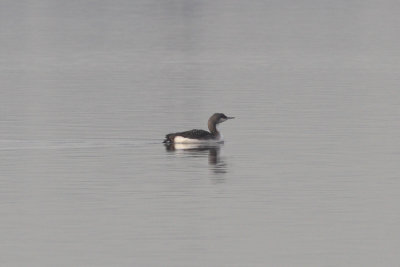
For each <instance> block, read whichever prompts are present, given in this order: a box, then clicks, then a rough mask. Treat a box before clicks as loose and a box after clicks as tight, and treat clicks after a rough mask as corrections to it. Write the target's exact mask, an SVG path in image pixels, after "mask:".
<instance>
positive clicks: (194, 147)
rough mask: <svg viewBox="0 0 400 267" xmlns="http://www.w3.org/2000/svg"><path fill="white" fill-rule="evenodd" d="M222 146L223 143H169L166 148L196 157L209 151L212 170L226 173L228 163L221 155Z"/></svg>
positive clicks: (209, 162)
mask: <svg viewBox="0 0 400 267" xmlns="http://www.w3.org/2000/svg"><path fill="white" fill-rule="evenodd" d="M221 146H222V145H221V144H213V145H199V144H168V145H165V149H166V150H167V151H168V152H175V151H183V152H184V153H187V154H188V155H190V156H194V157H196V156H201V155H204V154H205V153H207V151H208V165H209V166H210V167H211V170H212V171H213V172H214V173H216V174H224V173H226V172H227V165H226V163H225V161H224V160H222V159H221V157H220V151H221ZM219 182H221V181H219Z"/></svg>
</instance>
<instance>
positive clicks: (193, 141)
mask: <svg viewBox="0 0 400 267" xmlns="http://www.w3.org/2000/svg"><path fill="white" fill-rule="evenodd" d="M223 142H224V138H223V136H222V134H221V135H220V136H219V138H218V139H208V140H201V139H192V138H186V137H182V136H175V138H174V143H175V144H216V143H223Z"/></svg>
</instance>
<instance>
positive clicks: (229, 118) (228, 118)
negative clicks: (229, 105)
mask: <svg viewBox="0 0 400 267" xmlns="http://www.w3.org/2000/svg"><path fill="white" fill-rule="evenodd" d="M234 118H235V117H227V118H226V119H227V120H231V119H234Z"/></svg>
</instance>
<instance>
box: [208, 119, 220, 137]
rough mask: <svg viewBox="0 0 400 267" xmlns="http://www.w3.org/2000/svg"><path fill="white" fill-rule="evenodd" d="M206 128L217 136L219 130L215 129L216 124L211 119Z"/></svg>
mask: <svg viewBox="0 0 400 267" xmlns="http://www.w3.org/2000/svg"><path fill="white" fill-rule="evenodd" d="M208 129H209V130H210V133H211V134H212V135H214V136H219V132H218V130H217V125H216V124H215V123H214V122H212V121H209V122H208Z"/></svg>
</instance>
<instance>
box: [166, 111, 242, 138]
mask: <svg viewBox="0 0 400 267" xmlns="http://www.w3.org/2000/svg"><path fill="white" fill-rule="evenodd" d="M233 118H234V117H227V116H225V114H223V113H215V114H213V115H212V116H211V117H210V118H209V119H208V129H209V130H210V131H209V132H208V131H204V130H199V129H193V130H190V131H185V132H177V133H170V134H167V135H166V136H165V140H164V142H163V143H167V144H172V143H174V142H175V137H177V136H180V137H183V138H188V139H193V140H213V139H218V138H219V137H220V133H219V132H218V130H217V124H219V123H221V122H224V121H226V120H228V119H233Z"/></svg>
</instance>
